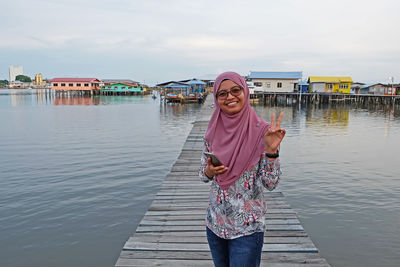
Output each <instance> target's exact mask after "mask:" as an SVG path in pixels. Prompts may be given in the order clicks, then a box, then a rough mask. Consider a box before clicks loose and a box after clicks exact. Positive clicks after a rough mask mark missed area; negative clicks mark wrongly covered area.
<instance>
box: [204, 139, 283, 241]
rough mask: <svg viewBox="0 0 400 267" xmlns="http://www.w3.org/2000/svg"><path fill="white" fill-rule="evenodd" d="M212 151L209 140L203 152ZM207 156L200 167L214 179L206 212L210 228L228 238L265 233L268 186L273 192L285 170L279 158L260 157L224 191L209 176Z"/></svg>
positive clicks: (207, 180) (220, 235)
mask: <svg viewBox="0 0 400 267" xmlns="http://www.w3.org/2000/svg"><path fill="white" fill-rule="evenodd" d="M205 151H207V152H208V151H209V145H208V143H207V142H206V141H205V146H204V148H203V152H205ZM206 167H207V157H206V156H205V155H204V153H203V155H202V158H201V167H200V170H199V176H200V179H201V180H202V181H203V182H205V183H207V182H209V181H212V183H211V188H210V199H209V205H208V208H207V214H206V224H207V227H208V228H209V229H210V230H211V231H213V232H214V233H215V234H216V235H217V236H219V237H221V238H224V239H234V238H237V237H241V236H245V235H250V234H252V233H255V232H264V231H265V229H266V225H265V215H266V212H267V203H266V201H265V199H264V195H263V189H264V187H265V188H267V189H268V190H270V191H272V190H273V189H275V187H276V186H277V184H278V183H279V179H280V175H281V169H280V162H279V158H278V159H276V160H274V161H270V160H268V158H266V157H265V156H262V157H261V158H260V161H259V162H258V164H256V165H255V166H254V168H252V169H250V170H248V171H245V172H244V173H243V174H242V176H240V178H239V179H237V180H236V181H235V182H234V183H233V184H232V185H231V186H229V188H228V189H226V190H223V189H221V188H220V187H219V185H218V184H217V183H216V182H215V181H214V179H209V178H208V177H207V176H206V175H205V173H204V172H205V170H206Z"/></svg>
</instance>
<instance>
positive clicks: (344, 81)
mask: <svg viewBox="0 0 400 267" xmlns="http://www.w3.org/2000/svg"><path fill="white" fill-rule="evenodd" d="M307 82H308V84H309V88H310V89H309V91H311V92H325V93H343V94H350V88H351V84H352V83H353V80H352V79H351V77H320V76H310V77H308V80H307Z"/></svg>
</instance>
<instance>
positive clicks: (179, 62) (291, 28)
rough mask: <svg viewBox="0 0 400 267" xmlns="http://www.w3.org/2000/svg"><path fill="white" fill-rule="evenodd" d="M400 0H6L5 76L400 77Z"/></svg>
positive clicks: (1, 13)
mask: <svg viewBox="0 0 400 267" xmlns="http://www.w3.org/2000/svg"><path fill="white" fill-rule="evenodd" d="M399 10H400V1H397V0H380V1H376V0H375V1H370V0H363V1H359V0H347V1H344V0H337V1H333V0H322V1H321V0H279V1H278V0H274V1H270V0H264V1H263V0H248V1H244V0H242V1H237V0H221V1H218V0H141V1H136V0H96V1H91V0H90V1H85V0H30V1H28V0H12V1H2V3H1V4H0V79H8V68H9V66H10V65H14V66H16V65H22V66H23V69H24V74H25V75H28V76H30V77H34V75H35V74H36V73H42V74H43V76H44V77H46V78H48V79H51V78H55V77H84V78H85V77H95V78H99V79H122V78H124V79H132V80H135V81H139V82H142V83H145V84H149V85H154V84H157V83H161V82H165V81H171V80H183V79H190V78H206V77H215V76H216V75H217V74H219V73H221V72H224V71H236V72H238V73H240V74H242V75H247V74H249V72H250V71H302V72H303V79H306V78H307V77H308V76H351V77H352V78H353V81H357V82H365V83H367V82H385V83H388V82H389V77H394V82H395V83H396V82H397V83H398V82H400V22H399V19H398V11H399Z"/></svg>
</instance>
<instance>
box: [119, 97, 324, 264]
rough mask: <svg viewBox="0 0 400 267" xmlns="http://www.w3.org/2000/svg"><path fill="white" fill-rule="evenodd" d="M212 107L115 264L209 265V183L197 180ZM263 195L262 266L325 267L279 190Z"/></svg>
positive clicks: (206, 110) (208, 103)
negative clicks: (206, 224)
mask: <svg viewBox="0 0 400 267" xmlns="http://www.w3.org/2000/svg"><path fill="white" fill-rule="evenodd" d="M211 104H212V98H211V97H209V98H207V100H206V102H205V104H204V106H203V108H202V110H201V112H200V114H199V116H198V118H197V120H196V122H194V123H193V128H192V130H191V132H190V134H189V136H188V137H187V140H186V142H185V144H184V146H183V148H182V151H181V154H180V155H179V157H178V159H177V161H176V162H175V164H174V165H173V167H172V169H171V172H170V173H169V174H168V175H167V177H166V178H165V181H164V182H163V184H162V186H161V189H160V191H159V192H158V193H157V195H156V196H155V199H154V201H153V202H152V204H151V205H150V207H149V208H148V211H147V212H146V214H145V215H144V217H143V219H142V221H141V222H140V224H139V226H138V227H137V229H136V232H135V233H134V235H133V236H132V237H130V238H129V239H128V241H127V242H126V243H125V245H124V247H123V249H122V251H121V254H120V257H119V258H118V260H117V262H116V265H115V266H118V267H122V266H213V262H212V257H211V253H210V251H209V247H208V243H207V239H206V231H205V227H206V226H205V213H206V209H207V206H208V196H209V188H210V184H208V183H203V182H201V181H200V178H199V176H198V169H199V166H200V157H201V153H202V152H201V151H202V146H203V137H204V134H205V131H206V129H207V125H208V120H209V119H210V116H211V113H212V111H213V109H212V106H211ZM283 166H284V164H283ZM282 182H285V177H283V180H282ZM265 196H266V198H267V204H268V211H267V219H266V224H267V231H266V232H265V234H264V235H265V238H264V246H263V252H262V260H261V266H280V267H281V266H288V267H290V266H298V265H302V266H303V265H304V266H329V264H328V263H327V262H326V260H325V259H323V258H322V257H321V255H320V254H319V251H318V249H317V248H316V247H315V245H314V244H313V242H312V241H311V239H310V238H309V236H308V234H307V233H306V232H305V231H304V229H303V226H302V225H301V224H300V222H299V219H298V217H297V214H296V212H295V211H294V210H292V209H291V208H290V206H289V205H288V204H287V202H286V201H285V197H284V196H283V193H282V192H281V191H279V187H278V190H274V191H272V192H269V191H268V190H265Z"/></svg>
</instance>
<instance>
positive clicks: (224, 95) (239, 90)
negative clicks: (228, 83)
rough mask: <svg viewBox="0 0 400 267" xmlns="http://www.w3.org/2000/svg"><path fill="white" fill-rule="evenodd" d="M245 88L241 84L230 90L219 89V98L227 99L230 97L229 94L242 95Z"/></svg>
mask: <svg viewBox="0 0 400 267" xmlns="http://www.w3.org/2000/svg"><path fill="white" fill-rule="evenodd" d="M242 91H243V88H242V87H239V86H235V87H232V88H231V90H230V91H226V90H222V91H218V93H217V98H218V99H221V100H225V99H227V98H228V94H231V95H232V96H240V95H241V94H242Z"/></svg>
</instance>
